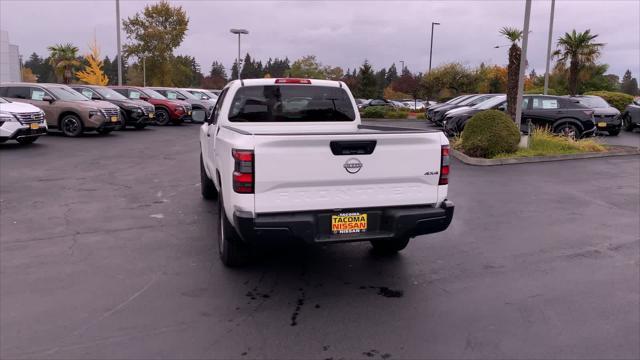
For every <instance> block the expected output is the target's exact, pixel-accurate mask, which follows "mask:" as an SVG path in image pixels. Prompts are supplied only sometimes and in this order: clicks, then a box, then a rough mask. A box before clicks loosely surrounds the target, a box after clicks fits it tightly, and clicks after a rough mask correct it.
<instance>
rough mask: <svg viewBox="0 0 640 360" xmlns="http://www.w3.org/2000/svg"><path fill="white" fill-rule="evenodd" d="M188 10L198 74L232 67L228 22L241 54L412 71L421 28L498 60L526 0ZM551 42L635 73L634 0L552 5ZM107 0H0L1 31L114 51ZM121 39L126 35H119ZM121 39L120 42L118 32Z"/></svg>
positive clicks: (143, 0)
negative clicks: (570, 44) (589, 38)
mask: <svg viewBox="0 0 640 360" xmlns="http://www.w3.org/2000/svg"><path fill="white" fill-rule="evenodd" d="M153 2H154V1H147V0H121V1H120V3H121V5H120V6H121V15H122V17H123V18H126V17H129V16H132V15H133V14H135V13H136V12H138V11H141V10H142V9H143V8H144V6H145V4H150V3H153ZM171 3H172V4H174V5H179V6H182V7H183V8H184V9H185V10H186V11H187V14H188V16H189V19H190V22H189V31H188V33H187V36H186V38H185V41H184V42H183V44H182V45H181V46H180V48H178V49H177V51H176V54H188V55H192V56H195V58H196V59H197V61H198V62H199V63H200V64H201V66H202V68H203V71H208V68H209V66H210V64H211V62H212V61H213V60H219V61H222V62H223V63H224V65H225V66H226V67H227V69H228V68H230V66H231V64H232V63H233V61H234V56H235V54H236V53H237V43H236V38H235V37H233V35H232V34H230V33H229V29H230V28H232V27H244V28H247V29H248V30H249V31H250V32H251V33H250V34H249V35H248V36H247V37H245V38H243V49H242V50H243V53H245V52H246V51H248V52H249V53H250V54H251V55H252V56H254V57H257V58H259V59H263V60H266V59H267V58H268V57H285V56H288V57H289V59H297V58H299V57H301V56H304V55H306V54H315V55H317V57H318V59H319V60H320V61H321V62H322V63H324V64H330V65H333V66H342V67H343V68H345V69H347V68H353V67H354V66H357V65H359V64H361V63H362V61H363V60H364V59H365V58H366V59H368V60H369V61H370V62H371V63H372V64H373V65H374V67H381V66H384V67H388V66H389V65H391V64H392V63H394V62H395V63H396V64H397V66H399V61H400V60H404V61H405V64H406V66H408V67H409V69H411V70H412V71H425V70H426V68H427V66H428V56H429V34H430V24H431V22H432V21H438V22H440V23H441V24H442V25H440V26H438V27H437V28H436V32H435V40H434V50H433V53H434V55H433V64H434V66H436V65H438V64H441V63H445V62H451V61H457V62H461V63H463V64H467V65H477V64H479V63H480V62H482V61H484V62H485V63H492V64H505V63H506V57H507V50H508V48H507V47H503V48H499V49H495V48H494V46H496V45H503V44H507V41H506V40H505V39H503V38H502V37H501V36H500V35H499V34H498V29H499V28H500V27H502V26H516V27H520V28H521V27H522V22H523V15H524V0H506V1H481V0H476V1H241V0H237V1H210V0H190V1H173V0H172V1H171ZM550 6H551V2H550V1H546V0H534V2H533V7H532V13H531V30H532V33H531V36H530V48H529V55H528V58H529V63H530V68H531V67H533V68H535V69H536V71H537V72H538V73H539V74H540V73H543V72H544V61H545V52H546V42H547V31H548V24H549V23H548V22H549V10H550ZM555 17H556V20H555V27H554V35H553V37H554V40H555V39H557V38H558V37H559V36H560V35H561V34H563V33H564V32H566V31H570V30H572V29H574V28H575V29H576V30H578V31H582V30H585V29H591V30H592V32H594V33H597V34H600V37H599V38H598V40H600V41H601V42H604V43H606V44H607V45H606V47H605V48H604V51H603V56H602V58H601V61H602V62H605V63H608V64H610V66H611V67H610V70H609V71H610V72H611V73H615V74H618V75H620V76H622V74H623V73H624V71H625V70H626V69H631V71H632V73H633V75H634V76H636V77H638V74H639V73H640V1H639V0H627V1H614V0H600V1H584V0H583V1H563V0H558V1H556V16H555ZM115 24H116V20H115V0H75V1H70V0H64V1H63V0H0V28H2V29H3V30H7V31H8V32H9V37H10V40H11V42H12V43H14V44H17V45H19V46H20V50H21V53H23V54H25V55H26V56H28V55H29V54H30V53H32V52H34V51H35V52H37V53H39V54H41V55H44V54H46V47H47V46H48V45H52V44H55V43H62V42H72V43H74V44H76V45H77V46H79V47H80V48H81V51H82V52H86V51H87V44H88V43H89V42H90V41H91V39H92V37H93V33H94V31H95V32H96V34H97V39H98V43H99V45H100V46H101V49H102V52H103V54H107V55H110V56H112V55H113V54H114V53H115V49H116V35H115V27H116V25H115ZM123 37H124V35H123ZM125 41H126V38H125Z"/></svg>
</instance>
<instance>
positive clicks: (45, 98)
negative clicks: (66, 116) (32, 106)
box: [42, 95, 53, 104]
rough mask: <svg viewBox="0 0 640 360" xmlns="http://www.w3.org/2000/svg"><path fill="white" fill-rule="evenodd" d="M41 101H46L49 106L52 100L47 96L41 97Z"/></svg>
mask: <svg viewBox="0 0 640 360" xmlns="http://www.w3.org/2000/svg"><path fill="white" fill-rule="evenodd" d="M42 101H48V102H49V104H51V103H52V102H53V98H52V97H51V96H49V95H45V96H43V97H42Z"/></svg>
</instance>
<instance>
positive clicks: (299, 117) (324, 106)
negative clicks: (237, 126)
mask: <svg viewBox="0 0 640 360" xmlns="http://www.w3.org/2000/svg"><path fill="white" fill-rule="evenodd" d="M355 119H356V114H355V110H354V108H353V104H352V103H351V98H350V97H349V95H348V94H347V92H346V91H345V90H344V89H342V88H339V87H331V86H310V85H277V84H276V85H261V86H244V87H241V88H239V89H238V91H237V92H236V94H235V96H234V98H233V102H232V103H231V109H230V110H229V121H232V122H312V121H313V122H330V121H354V120H355Z"/></svg>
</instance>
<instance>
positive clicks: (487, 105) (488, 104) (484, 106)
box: [473, 95, 507, 110]
mask: <svg viewBox="0 0 640 360" xmlns="http://www.w3.org/2000/svg"><path fill="white" fill-rule="evenodd" d="M506 99H507V97H506V96H505V95H499V96H495V97H492V98H490V99H485V100H484V101H482V102H480V103H478V104H476V105H475V106H474V107H473V108H474V109H479V110H488V109H491V108H493V107H494V106H496V105H498V104H500V103H501V102H503V101H505V100H506Z"/></svg>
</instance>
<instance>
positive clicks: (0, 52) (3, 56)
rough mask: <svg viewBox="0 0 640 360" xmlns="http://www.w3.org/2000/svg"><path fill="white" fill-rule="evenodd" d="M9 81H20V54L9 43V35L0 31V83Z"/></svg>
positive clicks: (15, 47) (15, 46)
mask: <svg viewBox="0 0 640 360" xmlns="http://www.w3.org/2000/svg"><path fill="white" fill-rule="evenodd" d="M11 81H14V82H15V81H20V52H19V48H18V45H13V44H11V43H9V33H7V32H6V31H0V82H11Z"/></svg>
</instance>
